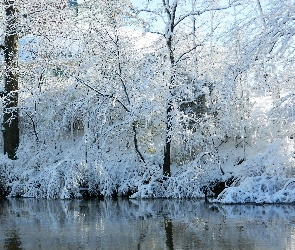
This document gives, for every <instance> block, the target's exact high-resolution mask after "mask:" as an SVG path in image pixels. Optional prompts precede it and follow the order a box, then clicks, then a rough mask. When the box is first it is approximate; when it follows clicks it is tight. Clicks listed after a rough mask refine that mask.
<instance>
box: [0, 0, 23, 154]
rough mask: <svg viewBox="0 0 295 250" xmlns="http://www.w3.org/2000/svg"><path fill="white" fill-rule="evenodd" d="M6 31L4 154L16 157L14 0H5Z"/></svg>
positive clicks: (15, 10)
mask: <svg viewBox="0 0 295 250" xmlns="http://www.w3.org/2000/svg"><path fill="white" fill-rule="evenodd" d="M5 14H6V32H5V38H4V47H3V49H4V63H5V69H4V84H5V86H4V98H3V110H4V114H3V139H4V154H7V155H8V157H9V158H10V159H16V150H17V148H18V145H19V128H18V109H17V105H18V34H17V24H18V22H17V9H16V7H15V6H14V1H9V0H5Z"/></svg>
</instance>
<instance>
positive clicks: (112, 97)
mask: <svg viewBox="0 0 295 250" xmlns="http://www.w3.org/2000/svg"><path fill="white" fill-rule="evenodd" d="M75 79H76V80H77V81H78V82H80V83H82V84H84V85H85V86H86V87H88V88H89V89H91V90H93V91H94V92H96V93H97V94H99V95H101V96H104V97H108V98H110V99H113V100H115V101H116V102H118V103H119V104H120V105H121V106H122V107H123V108H124V109H125V110H126V111H127V112H128V113H130V110H129V109H128V108H127V107H126V106H125V104H124V103H123V102H122V101H120V100H118V99H117V98H116V97H115V96H114V95H108V94H103V93H101V92H100V91H98V90H97V89H95V88H93V87H92V86H90V85H89V84H87V83H85V81H83V80H82V79H80V78H78V77H75Z"/></svg>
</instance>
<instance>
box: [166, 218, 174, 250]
mask: <svg viewBox="0 0 295 250" xmlns="http://www.w3.org/2000/svg"><path fill="white" fill-rule="evenodd" d="M172 227H173V226H172V220H169V219H167V218H165V232H166V245H167V248H168V249H169V250H173V232H172Z"/></svg>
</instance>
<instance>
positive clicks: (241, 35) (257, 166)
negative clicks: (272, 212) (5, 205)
mask: <svg viewBox="0 0 295 250" xmlns="http://www.w3.org/2000/svg"><path fill="white" fill-rule="evenodd" d="M0 10H1V11H0V13H1V17H2V19H1V25H0V31H1V42H0V49H1V52H0V53H1V64H0V67H1V79H2V81H1V85H0V94H1V104H0V109H1V113H2V115H1V118H0V119H1V124H2V126H1V129H2V136H0V145H1V153H0V197H1V196H3V197H4V196H5V197H6V196H7V197H30V198H32V197H33V198H46V199H51V198H54V199H70V198H79V197H117V196H128V197H130V198H134V199H135V198H203V197H205V198H206V199H207V198H208V197H209V201H210V202H216V203H224V204H230V203H257V204H263V203H292V202H295V168H294V136H295V130H294V118H295V116H294V112H295V110H294V109H295V106H294V103H295V85H294V81H295V69H294V65H293V61H294V55H295V52H294V49H295V47H294V45H293V42H294V36H295V1H293V0H80V1H79V0H78V1H77V0H72V1H68V0H3V1H2V2H1V5H0Z"/></svg>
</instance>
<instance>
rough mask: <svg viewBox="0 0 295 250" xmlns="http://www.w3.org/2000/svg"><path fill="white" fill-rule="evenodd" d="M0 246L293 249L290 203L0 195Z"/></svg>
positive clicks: (294, 231)
mask: <svg viewBox="0 0 295 250" xmlns="http://www.w3.org/2000/svg"><path fill="white" fill-rule="evenodd" d="M0 225H1V227H0V249H46V250H49V249H71V250H75V249H112V250H113V249H120V250H124V249H148V250H150V249H169V250H170V249H226V250H230V249H247V250H250V249H259V250H262V249H267V250H270V249H276V250H279V249H295V205H263V206H255V205H216V204H208V203H205V202H204V201H203V200H163V199H156V200H128V199H118V200H112V199H105V200H103V201H100V200H37V199H8V200H1V201H0Z"/></svg>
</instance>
